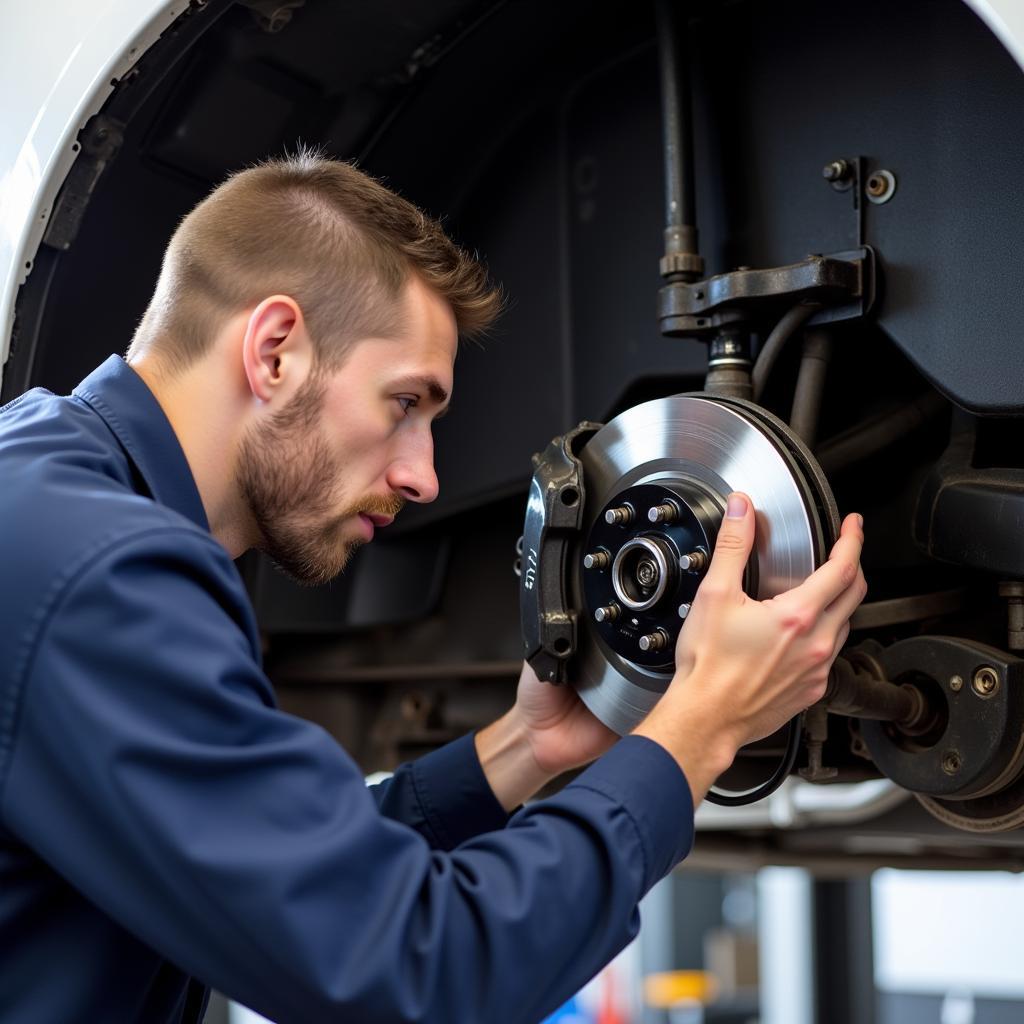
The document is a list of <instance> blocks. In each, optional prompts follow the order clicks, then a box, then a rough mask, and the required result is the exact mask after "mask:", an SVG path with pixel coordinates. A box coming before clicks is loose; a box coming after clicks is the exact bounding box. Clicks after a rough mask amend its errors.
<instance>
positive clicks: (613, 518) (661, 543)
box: [521, 394, 839, 734]
mask: <svg viewBox="0 0 1024 1024" xmlns="http://www.w3.org/2000/svg"><path fill="white" fill-rule="evenodd" d="M595 431H596V432H595ZM730 491H743V492H745V493H746V494H748V495H749V496H750V498H751V500H752V501H753V503H754V508H755V510H756V514H757V535H756V542H755V550H754V552H753V554H752V556H751V558H750V561H749V564H748V567H747V571H746V575H745V580H744V588H745V589H746V591H747V593H749V594H751V595H752V596H755V597H757V598H758V599H765V598H769V597H773V596H774V595H776V594H779V593H781V592H782V591H784V590H788V589H790V588H791V587H793V586H795V585H797V584H798V583H800V582H801V581H803V580H804V579H805V578H806V577H807V576H808V575H809V574H810V573H811V572H813V570H814V569H815V568H816V567H817V566H818V565H820V564H821V562H822V560H823V559H824V558H825V557H826V556H827V552H828V549H829V548H830V547H831V544H832V543H833V542H834V540H835V538H836V536H837V535H838V529H839V517H838V512H837V510H836V506H835V500H834V498H833V497H832V493H831V491H830V489H829V487H828V484H827V482H826V480H825V478H824V475H823V474H822V472H821V470H820V468H819V467H818V466H817V463H816V462H815V461H814V459H813V457H812V456H811V454H810V452H809V451H808V450H807V449H806V448H805V447H804V445H803V444H802V443H801V442H800V440H799V439H798V438H797V437H796V436H795V435H794V434H793V433H792V431H790V430H789V428H788V427H787V426H786V425H785V424H783V423H782V422H781V421H779V420H778V419H776V418H775V417H774V416H772V415H771V414H770V413H767V412H765V410H764V409H762V408H761V407H760V406H757V405H754V404H753V403H750V402H744V401H741V400H739V399H728V398H722V397H719V396H713V397H712V396H709V395H704V394H687V395H676V396H672V397H669V398H663V399H658V400H655V401H652V402H646V403H644V404H642V405H638V406H635V407H633V408H631V409H629V410H627V411H626V412H624V413H622V414H621V415H619V416H617V417H616V418H615V419H614V420H612V421H611V422H609V423H608V424H606V425H605V426H604V427H601V428H600V429H597V425H596V424H584V425H581V427H580V428H577V430H576V431H574V432H572V433H571V434H570V435H566V438H564V439H562V438H559V439H556V441H555V442H553V443H552V445H551V446H549V448H548V450H547V452H545V453H544V455H542V456H538V457H537V459H536V472H535V475H534V482H533V488H532V489H531V497H530V503H529V506H528V511H527V519H526V528H525V530H524V545H523V547H524V551H523V559H524V561H523V565H524V570H525V571H524V573H523V589H522V591H521V598H522V600H521V609H522V613H523V630H524V639H525V647H526V655H527V659H528V660H530V662H531V664H533V665H534V667H535V668H536V669H537V671H538V675H539V676H540V677H541V678H544V679H548V680H550V681H552V682H559V681H562V680H569V681H571V682H572V683H573V684H574V685H575V686H576V687H577V689H578V691H579V693H580V696H581V698H582V699H583V701H584V703H585V704H586V705H587V706H588V707H589V708H590V709H591V711H593V713H594V714H595V715H596V716H597V717H598V718H599V719H600V720H601V721H602V722H604V723H605V724H606V725H608V726H609V727H610V728H612V729H614V730H615V731H616V732H618V733H620V734H624V733H627V732H629V731H630V730H631V729H632V728H633V727H634V726H635V725H637V724H638V723H639V722H640V720H641V719H642V718H643V717H644V716H645V715H646V714H647V713H648V711H650V709H651V708H652V707H653V706H654V704H655V703H657V701H658V698H659V697H660V696H661V694H662V693H664V691H665V690H666V688H667V687H668V684H669V682H670V681H671V679H672V674H673V668H674V651H675V643H676V639H677V637H678V634H679V630H680V629H681V627H682V623H683V621H684V620H685V617H686V614H687V613H688V611H689V606H690V604H691V603H692V601H693V598H694V596H695V594H696V591H697V587H698V585H699V583H700V580H701V578H702V576H703V572H704V571H705V570H706V568H707V563H708V561H709V558H710V555H711V553H712V551H713V549H714V543H715V538H716V536H717V532H718V528H719V525H720V523H721V519H722V516H723V514H724V511H725V502H726V497H727V495H728V494H729V492H730ZM576 498H578V499H579V501H578V503H575V502H574V501H573V500H572V499H576Z"/></svg>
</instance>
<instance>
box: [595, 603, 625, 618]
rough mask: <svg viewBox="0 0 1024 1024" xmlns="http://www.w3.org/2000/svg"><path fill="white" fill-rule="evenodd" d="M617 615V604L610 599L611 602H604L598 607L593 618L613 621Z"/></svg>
mask: <svg viewBox="0 0 1024 1024" xmlns="http://www.w3.org/2000/svg"><path fill="white" fill-rule="evenodd" d="M618 617H619V606H618V605H617V604H616V603H615V602H614V601H612V603H611V604H606V605H604V606H603V607H601V608H598V609H597V611H596V612H594V618H595V619H597V621H598V622H614V621H615V620H616V619H617V618H618Z"/></svg>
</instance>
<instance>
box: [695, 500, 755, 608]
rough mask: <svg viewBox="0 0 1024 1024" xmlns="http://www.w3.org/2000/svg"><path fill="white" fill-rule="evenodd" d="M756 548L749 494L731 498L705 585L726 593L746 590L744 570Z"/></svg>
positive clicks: (720, 528)
mask: <svg viewBox="0 0 1024 1024" xmlns="http://www.w3.org/2000/svg"><path fill="white" fill-rule="evenodd" d="M753 546H754V507H753V505H752V504H751V501H750V499H749V498H748V497H747V496H746V495H745V494H739V493H737V492H734V493H732V494H730V495H729V500H728V503H727V505H726V510H725V518H724V519H723V520H722V525H721V526H720V527H719V528H718V539H717V540H716V541H715V551H714V554H713V555H712V556H711V564H710V565H709V566H708V571H707V574H706V575H705V577H704V583H705V584H710V588H709V589H715V590H719V591H722V592H729V591H742V589H743V570H744V569H746V567H747V559H748V558H750V550H751V548H752V547H753Z"/></svg>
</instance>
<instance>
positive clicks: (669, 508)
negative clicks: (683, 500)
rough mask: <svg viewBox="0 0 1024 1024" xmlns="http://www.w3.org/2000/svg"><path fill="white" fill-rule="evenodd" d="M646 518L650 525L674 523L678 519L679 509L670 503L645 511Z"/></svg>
mask: <svg viewBox="0 0 1024 1024" xmlns="http://www.w3.org/2000/svg"><path fill="white" fill-rule="evenodd" d="M647 518H648V519H649V520H650V521H651V522H652V523H674V522H675V521H676V520H677V519H678V518H679V509H677V508H676V507H675V505H673V504H672V502H670V501H666V502H664V503H663V504H661V505H655V506H654V508H651V509H648V510H647Z"/></svg>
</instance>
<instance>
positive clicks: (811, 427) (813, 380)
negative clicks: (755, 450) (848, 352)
mask: <svg viewBox="0 0 1024 1024" xmlns="http://www.w3.org/2000/svg"><path fill="white" fill-rule="evenodd" d="M831 358H832V339H831V337H829V335H828V334H826V333H825V332H824V331H814V330H811V331H808V332H807V334H806V335H804V348H803V357H802V359H801V360H800V373H799V375H798V377H797V379H796V391H795V393H794V394H793V411H792V412H791V413H790V417H789V425H790V426H791V427H792V428H793V431H794V432H795V433H796V434H797V436H798V437H800V438H801V439H802V440H803V442H804V444H806V445H807V447H808V448H813V447H814V442H815V441H816V440H817V437H818V420H819V417H820V414H821V402H822V398H823V397H824V394H825V377H826V375H827V373H828V364H829V361H830V360H831Z"/></svg>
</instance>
